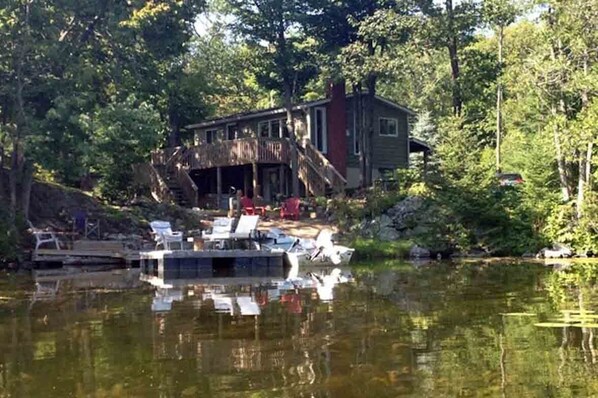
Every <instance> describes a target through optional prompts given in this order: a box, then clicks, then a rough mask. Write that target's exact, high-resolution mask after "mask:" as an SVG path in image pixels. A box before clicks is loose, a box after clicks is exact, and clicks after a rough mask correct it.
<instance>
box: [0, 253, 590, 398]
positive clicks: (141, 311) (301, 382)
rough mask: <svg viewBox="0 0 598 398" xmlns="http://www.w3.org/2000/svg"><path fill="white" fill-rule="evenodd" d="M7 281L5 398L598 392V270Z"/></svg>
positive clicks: (397, 270)
mask: <svg viewBox="0 0 598 398" xmlns="http://www.w3.org/2000/svg"><path fill="white" fill-rule="evenodd" d="M348 273H349V272H348V271H347V270H343V280H342V282H344V283H337V282H338V281H339V279H338V278H336V277H335V278H334V281H332V278H328V279H326V278H325V277H324V276H323V275H320V277H321V280H318V279H317V278H315V277H307V276H306V277H304V278H303V279H298V280H295V281H292V282H291V281H287V282H285V281H282V280H268V279H267V278H262V279H259V280H257V279H252V280H242V279H231V280H221V279H224V278H221V279H220V280H217V281H206V280H203V281H189V280H185V281H182V282H181V283H176V281H169V283H167V284H166V283H163V284H161V285H160V284H159V283H155V281H154V283H153V284H150V283H146V282H141V281H140V280H139V279H140V278H139V271H138V270H132V271H130V272H129V271H114V272H103V273H89V274H87V275H82V274H68V275H66V274H56V275H50V276H45V277H43V278H42V277H40V278H38V280H37V283H33V282H32V281H31V280H29V279H28V278H18V277H14V276H7V275H2V276H1V278H0V297H1V298H2V299H1V300H0V397H9V396H10V397H38V396H39V397H50V396H52V397H84V396H96V397H102V396H105V397H118V396H162V397H180V396H183V397H195V396H202V397H205V396H226V397H248V396H250V397H279V396H305V397H333V396H334V397H395V396H401V395H406V396H425V397H447V396H479V395H484V396H513V397H523V396H525V397H528V396H538V397H543V396H595V395H598V378H597V377H596V373H597V371H598V348H597V345H598V342H597V341H596V336H595V330H596V327H597V324H598V316H597V315H596V311H598V290H597V289H596V285H595V281H596V276H598V275H597V274H598V267H596V266H595V265H589V264H576V265H572V266H570V267H563V268H553V267H547V266H544V265H538V264H517V263H515V264H513V263H509V264H507V263H504V264H500V263H492V264H490V263H488V264H482V263H480V264H474V263H467V264H459V263H454V264H449V263H442V264H440V263H433V264H427V265H426V264H418V265H409V264H389V263H386V264H375V265H372V264H364V265H363V266H357V267H355V268H354V269H353V270H352V271H351V273H352V274H353V276H354V280H351V278H346V279H344V278H345V276H347V275H348Z"/></svg>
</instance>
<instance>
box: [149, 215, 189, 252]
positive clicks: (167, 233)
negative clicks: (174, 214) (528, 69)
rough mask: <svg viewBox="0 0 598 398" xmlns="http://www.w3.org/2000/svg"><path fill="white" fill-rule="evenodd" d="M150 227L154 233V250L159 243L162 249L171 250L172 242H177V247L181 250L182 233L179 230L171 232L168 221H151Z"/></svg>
mask: <svg viewBox="0 0 598 398" xmlns="http://www.w3.org/2000/svg"><path fill="white" fill-rule="evenodd" d="M150 227H151V228H152V231H153V232H154V234H155V237H154V240H155V241H156V250H157V249H158V246H160V245H162V247H163V248H164V250H172V249H171V244H173V243H178V245H179V248H180V249H181V250H183V233H182V232H180V231H176V232H173V230H172V227H171V226H170V223H169V222H168V221H152V222H151V223H150Z"/></svg>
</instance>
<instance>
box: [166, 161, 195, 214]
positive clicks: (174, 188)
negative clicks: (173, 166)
mask: <svg viewBox="0 0 598 398" xmlns="http://www.w3.org/2000/svg"><path fill="white" fill-rule="evenodd" d="M162 175H163V176H164V182H165V183H166V186H167V187H168V190H169V191H170V193H171V195H172V198H173V200H174V203H176V204H177V205H179V206H183V207H188V206H189V202H188V201H187V199H186V198H185V194H184V193H183V188H182V187H181V184H180V183H179V180H178V178H177V175H176V171H174V170H166V171H165V173H164V174H162Z"/></svg>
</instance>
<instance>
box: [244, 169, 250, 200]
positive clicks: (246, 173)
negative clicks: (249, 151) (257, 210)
mask: <svg viewBox="0 0 598 398" xmlns="http://www.w3.org/2000/svg"><path fill="white" fill-rule="evenodd" d="M249 184H251V175H250V174H249V167H246V166H243V192H245V194H247V192H249Z"/></svg>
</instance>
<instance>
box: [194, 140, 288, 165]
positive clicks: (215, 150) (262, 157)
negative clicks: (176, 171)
mask: <svg viewBox="0 0 598 398" xmlns="http://www.w3.org/2000/svg"><path fill="white" fill-rule="evenodd" d="M289 159H290V156H289V142H288V141H287V140H286V139H277V138H242V139H238V140H231V141H221V142H216V143H213V144H202V145H199V146H193V147H190V148H189V149H188V150H187V151H186V153H185V156H184V159H183V165H185V166H187V167H189V168H190V169H209V168H212V167H227V166H240V165H243V164H252V163H283V164H288V163H289Z"/></svg>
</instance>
